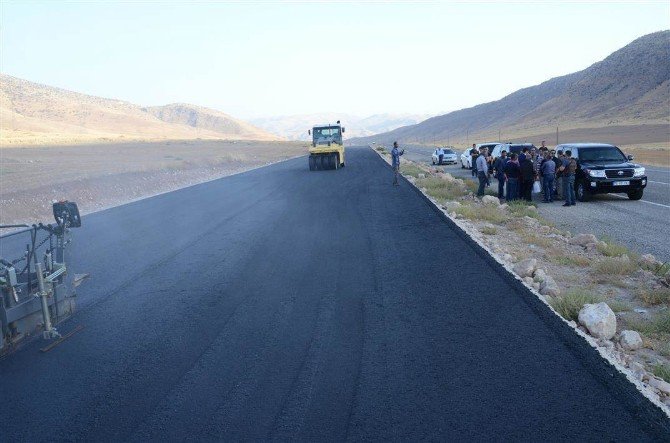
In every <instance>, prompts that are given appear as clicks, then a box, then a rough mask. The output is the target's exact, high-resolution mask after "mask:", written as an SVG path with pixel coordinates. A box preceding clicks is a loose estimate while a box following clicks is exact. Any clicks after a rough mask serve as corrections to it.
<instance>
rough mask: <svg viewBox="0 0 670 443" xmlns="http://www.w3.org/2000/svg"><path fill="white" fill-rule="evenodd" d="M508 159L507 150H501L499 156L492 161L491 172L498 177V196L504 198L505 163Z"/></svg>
mask: <svg viewBox="0 0 670 443" xmlns="http://www.w3.org/2000/svg"><path fill="white" fill-rule="evenodd" d="M508 161H509V159H508V158H507V151H502V152H501V153H500V157H498V158H497V159H496V161H495V162H493V172H494V174H495V177H496V178H497V179H498V198H499V199H503V198H505V164H506V163H507V162H508Z"/></svg>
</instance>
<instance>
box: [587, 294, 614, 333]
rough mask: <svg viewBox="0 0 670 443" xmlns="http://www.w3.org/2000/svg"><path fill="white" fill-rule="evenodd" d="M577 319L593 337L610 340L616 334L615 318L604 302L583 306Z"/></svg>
mask: <svg viewBox="0 0 670 443" xmlns="http://www.w3.org/2000/svg"><path fill="white" fill-rule="evenodd" d="M578 319H579V324H581V325H582V326H584V327H585V328H586V329H587V330H588V331H589V333H590V334H591V335H593V336H594V337H597V338H604V339H606V340H610V339H611V338H612V337H614V334H616V316H615V315H614V312H613V311H612V310H611V309H610V307H609V306H608V305H607V303H605V302H601V303H596V304H585V305H584V307H583V308H582V309H581V310H580V311H579V317H578Z"/></svg>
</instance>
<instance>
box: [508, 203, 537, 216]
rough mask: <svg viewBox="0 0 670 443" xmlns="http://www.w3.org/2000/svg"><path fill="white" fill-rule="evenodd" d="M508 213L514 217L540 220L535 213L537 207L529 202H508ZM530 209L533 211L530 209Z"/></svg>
mask: <svg viewBox="0 0 670 443" xmlns="http://www.w3.org/2000/svg"><path fill="white" fill-rule="evenodd" d="M507 205H508V206H509V211H510V212H511V213H512V214H513V215H514V216H516V217H525V216H528V217H532V218H535V219H538V220H541V217H540V214H539V213H538V212H537V207H536V206H535V205H534V204H532V203H531V202H527V201H525V200H514V201H511V202H508V203H507ZM531 207H533V208H535V209H531Z"/></svg>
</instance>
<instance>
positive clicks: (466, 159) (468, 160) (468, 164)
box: [461, 148, 472, 169]
mask: <svg viewBox="0 0 670 443" xmlns="http://www.w3.org/2000/svg"><path fill="white" fill-rule="evenodd" d="M471 149H472V148H468V149H466V150H465V151H463V153H462V154H461V168H462V169H466V168H467V169H472V156H471V155H470V150H471Z"/></svg>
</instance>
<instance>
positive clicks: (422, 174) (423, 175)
mask: <svg viewBox="0 0 670 443" xmlns="http://www.w3.org/2000/svg"><path fill="white" fill-rule="evenodd" d="M417 175H418V176H419V178H426V174H424V173H423V172H419V173H418V174H417Z"/></svg>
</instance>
